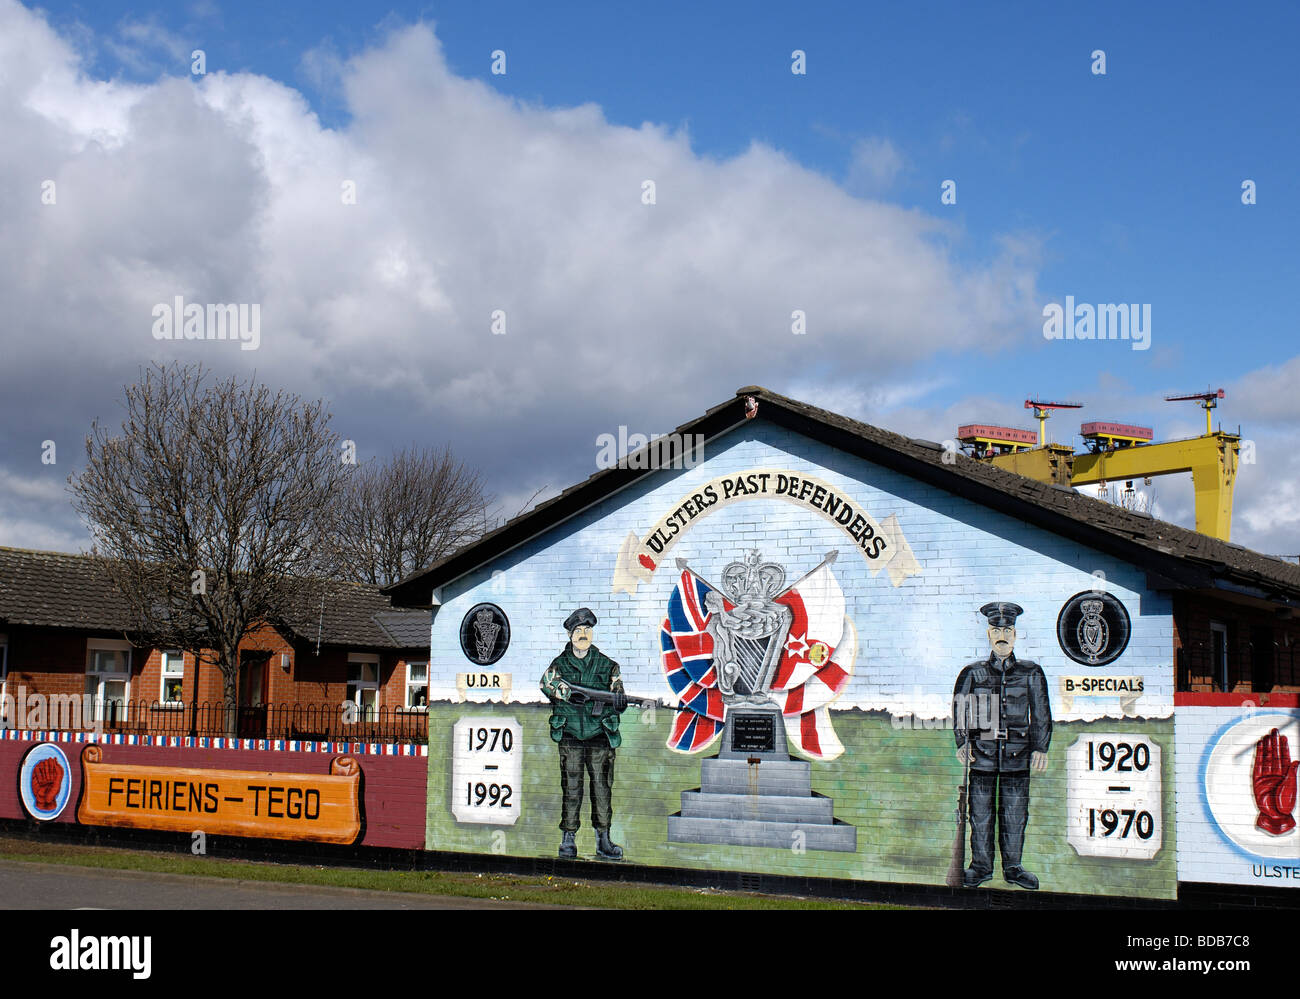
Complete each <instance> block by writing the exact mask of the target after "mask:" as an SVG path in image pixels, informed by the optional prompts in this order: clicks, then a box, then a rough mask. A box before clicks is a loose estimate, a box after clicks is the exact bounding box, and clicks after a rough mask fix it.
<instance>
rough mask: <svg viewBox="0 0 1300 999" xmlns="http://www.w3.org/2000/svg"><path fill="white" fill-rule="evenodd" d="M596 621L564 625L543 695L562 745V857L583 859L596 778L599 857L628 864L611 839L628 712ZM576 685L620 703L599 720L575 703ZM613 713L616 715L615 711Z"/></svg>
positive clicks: (583, 612) (577, 618)
mask: <svg viewBox="0 0 1300 999" xmlns="http://www.w3.org/2000/svg"><path fill="white" fill-rule="evenodd" d="M595 624H596V615H595V614H593V613H592V612H591V611H590V610H588V609H587V608H586V607H580V608H578V609H577V610H576V611H574V612H573V613H572V614H570V615H569V616H568V617H567V618H566V619H565V621H564V630H565V631H566V632H568V634H569V643H568V644H567V645H566V646H565V647H564V651H563V652H561V653H560V654H559V655H558V656H556V657H555V659H554V660H553V661H552V662H551V665H550V666H549V667H547V670H546V672H545V673H544V674H542V684H541V686H542V692H543V693H544V694H546V696H547V697H549V698H550V699H551V738H552V739H554V740H555V741H556V742H558V743H559V744H560V785H561V787H562V788H563V790H564V805H563V809H562V811H561V814H560V829H561V831H562V832H563V834H564V836H563V839H562V840H561V842H560V856H561V857H576V856H577V855H578V848H577V844H576V843H575V841H574V840H575V837H576V835H577V832H578V825H579V815H580V814H581V812H582V774H583V771H584V770H586V772H587V774H588V775H589V776H590V778H591V824H592V827H593V828H594V829H595V830H596V855H597V856H598V857H600V858H601V859H603V860H622V859H623V848H622V847H621V846H619V845H618V844H616V843H614V842H613V841H612V840H611V839H610V838H609V826H610V822H611V820H612V817H613V816H612V810H611V806H610V791H611V787H612V785H613V783H614V750H616V749H617V748H618V747H619V745H620V744H621V743H622V741H623V737H622V736H621V735H619V731H618V723H619V716H620V714H621V713H622V712H623V711H624V710H626V708H627V701H626V700H625V699H624V697H623V681H622V679H621V678H620V677H619V672H618V663H616V662H614V660H612V659H610V658H609V657H608V656H606V655H605V654H604V653H603V652H601V651H600V649H598V648H596V646H594V645H592V644H591V629H592V628H593V627H595ZM570 684H576V685H578V686H580V687H591V688H593V689H595V690H608V691H611V692H613V693H615V694H616V695H618V696H617V698H616V700H615V703H614V704H613V705H612V706H611V705H603V706H602V707H603V710H601V711H600V713H599V714H596V715H593V714H592V713H591V708H590V705H587V704H581V705H579V704H572V703H570V701H569V694H570ZM611 708H612V710H611Z"/></svg>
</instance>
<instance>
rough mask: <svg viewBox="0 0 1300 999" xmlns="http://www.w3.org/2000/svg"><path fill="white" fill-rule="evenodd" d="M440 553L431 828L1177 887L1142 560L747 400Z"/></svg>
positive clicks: (677, 859)
mask: <svg viewBox="0 0 1300 999" xmlns="http://www.w3.org/2000/svg"><path fill="white" fill-rule="evenodd" d="M706 454H707V458H706V460H703V461H700V462H699V463H698V464H697V465H696V466H695V467H694V468H691V469H687V470H680V471H662V472H658V473H655V474H654V475H652V476H650V477H648V479H646V480H643V481H642V482H641V483H638V484H637V485H636V486H633V487H630V488H628V489H626V490H623V491H622V492H620V493H617V494H615V495H613V496H610V497H608V498H607V499H606V500H604V501H603V502H602V503H600V504H599V505H598V506H596V507H594V508H592V509H590V510H588V511H586V512H584V513H582V514H580V515H579V516H576V517H574V518H572V519H570V520H569V521H567V522H566V523H564V524H562V525H560V526H559V527H557V528H555V529H553V530H552V531H551V532H548V533H547V534H545V535H542V536H540V537H538V538H535V539H533V540H531V541H530V542H528V543H527V544H526V545H524V546H521V547H520V548H518V549H516V550H514V551H512V552H510V553H508V554H507V555H505V556H503V557H501V558H499V559H498V560H497V561H496V562H494V563H492V564H490V565H488V566H485V567H484V568H482V569H481V570H478V571H476V572H475V573H473V574H471V575H469V576H466V577H463V578H462V579H460V580H457V581H454V582H453V583H451V584H449V585H448V586H446V587H444V588H443V590H442V592H441V593H440V595H439V596H440V599H441V605H440V607H439V608H438V610H437V611H436V613H435V615H434V620H433V627H432V652H431V657H430V658H431V661H430V691H429V694H430V708H429V733H430V744H429V794H428V824H427V841H426V845H427V847H428V848H429V849H436V850H451V851H464V852H473V853H498V854H501V853H504V854H508V855H517V856H536V857H545V856H561V857H569V856H577V857H581V858H584V859H600V860H605V861H607V862H609V863H618V862H620V861H628V862H634V863H638V864H646V865H662V866H667V867H691V868H701V869H716V870H736V871H755V872H769V873H773V874H786V875H804V876H815V877H840V878H851V879H858V880H868V881H892V882H907V883H921V884H945V883H946V884H951V885H953V886H954V887H958V886H961V885H963V884H965V885H969V886H972V887H973V886H984V887H991V888H998V889H1005V890H1015V891H1024V890H1033V889H1034V888H1036V887H1039V886H1041V887H1042V888H1043V889H1046V890H1053V891H1061V892H1078V893H1086V894H1120V895H1141V896H1152V897H1166V898H1167V897H1173V896H1174V894H1175V893H1176V876H1177V872H1176V862H1175V843H1174V838H1175V821H1174V759H1173V734H1174V726H1173V682H1172V680H1173V670H1172V666H1171V662H1170V658H1171V653H1170V649H1171V645H1172V619H1171V609H1170V605H1169V601H1168V599H1167V598H1166V597H1165V596H1163V595H1161V594H1158V593H1155V592H1152V591H1149V590H1147V589H1146V585H1145V576H1144V575H1143V574H1142V573H1141V572H1139V571H1137V570H1135V569H1134V568H1133V567H1131V566H1129V565H1128V564H1126V563H1123V562H1121V561H1118V560H1116V559H1114V558H1110V557H1108V556H1104V555H1102V554H1100V553H1098V552H1096V551H1093V550H1090V549H1088V548H1087V547H1085V546H1082V545H1079V544H1076V543H1073V542H1070V541H1068V540H1065V539H1062V538H1060V537H1057V536H1055V535H1052V534H1049V533H1047V532H1045V531H1042V530H1040V529H1037V528H1035V527H1032V526H1030V525H1028V524H1025V523H1024V522H1021V521H1018V520H1015V519H1013V518H1011V517H1008V516H1006V515H1003V514H1000V513H997V512H994V511H992V510H989V509H988V508H986V507H983V506H981V505H979V504H976V503H974V502H972V501H970V500H967V499H964V498H962V497H960V496H956V495H953V494H951V493H947V492H945V491H942V490H938V489H935V488H932V487H929V486H927V485H924V484H923V483H920V482H918V481H916V480H913V479H910V478H909V477H907V476H904V475H901V474H899V473H896V472H893V471H891V470H888V469H885V468H883V467H880V466H877V465H874V464H872V463H869V462H866V461H863V460H860V459H857V458H855V457H853V456H850V455H846V454H844V453H842V452H840V451H837V450H835V449H833V448H830V447H827V446H825V445H823V444H820V443H818V442H816V441H813V440H811V439H808V438H805V437H802V436H800V435H797V434H794V433H791V432H789V431H785V430H783V429H781V428H777V427H773V426H771V425H769V424H763V423H758V424H753V425H746V426H744V427H742V428H739V429H738V430H736V431H733V432H732V433H730V434H728V435H726V436H724V437H723V438H721V439H719V440H716V441H714V442H712V443H711V444H710V445H709V447H708V450H707V451H706Z"/></svg>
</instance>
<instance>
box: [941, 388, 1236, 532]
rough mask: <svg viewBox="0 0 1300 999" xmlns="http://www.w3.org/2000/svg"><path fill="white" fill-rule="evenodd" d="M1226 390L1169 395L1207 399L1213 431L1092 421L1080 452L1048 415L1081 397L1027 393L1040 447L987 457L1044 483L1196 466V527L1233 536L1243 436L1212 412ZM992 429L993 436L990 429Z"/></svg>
mask: <svg viewBox="0 0 1300 999" xmlns="http://www.w3.org/2000/svg"><path fill="white" fill-rule="evenodd" d="M1223 397H1224V391H1223V389H1211V390H1209V391H1206V392H1193V393H1190V394H1187V395H1171V396H1166V397H1165V400H1166V401H1167V402H1180V401H1191V400H1195V401H1197V402H1199V403H1200V405H1201V407H1202V408H1203V409H1204V410H1205V433H1204V434H1203V435H1201V436H1200V437H1191V438H1188V439H1186V440H1173V441H1161V442H1159V443H1153V442H1152V433H1151V430H1150V428H1149V427H1136V426H1131V425H1128V424H1120V423H1086V424H1084V425H1083V427H1082V428H1081V433H1082V436H1083V438H1084V440H1085V441H1086V442H1087V445H1088V450H1085V451H1081V452H1079V453H1077V454H1076V453H1075V451H1074V448H1072V447H1069V446H1067V445H1064V444H1054V443H1051V442H1049V441H1048V440H1047V433H1046V422H1045V421H1046V419H1047V416H1048V415H1049V412H1050V410H1051V409H1064V408H1069V409H1075V408H1077V407H1078V404H1077V403H1044V402H1040V401H1037V400H1033V399H1027V400H1026V401H1025V408H1026V409H1033V410H1034V416H1035V417H1037V418H1038V420H1039V443H1038V446H1037V447H1034V448H1031V449H1028V450H1018V451H1013V452H1009V453H1003V454H993V455H987V456H984V455H981V456H984V459H985V460H987V461H990V462H992V463H993V464H994V465H997V466H998V467H999V468H1006V469H1008V470H1010V471H1013V472H1017V473H1019V474H1020V475H1027V476H1029V477H1030V478H1032V479H1037V480H1038V481H1040V482H1052V483H1056V484H1058V485H1069V486H1086V485H1104V484H1105V483H1107V482H1115V481H1119V480H1125V479H1144V478H1151V477H1153V476H1157V475H1174V474H1177V473H1179V472H1191V473H1192V488H1193V490H1194V491H1195V494H1196V530H1198V531H1200V532H1201V533H1202V534H1208V535H1210V536H1212V537H1216V538H1219V539H1221V540H1223V541H1228V540H1229V539H1230V537H1231V533H1232V492H1233V487H1234V485H1235V484H1236V479H1237V463H1238V460H1239V457H1240V450H1241V435H1240V434H1231V433H1225V432H1224V431H1223V430H1214V429H1213V428H1212V425H1211V413H1210V411H1211V410H1212V409H1214V408H1215V407H1216V406H1217V404H1218V400H1219V399H1222V398H1223ZM963 429H965V428H963ZM984 436H985V437H986V438H987V434H986V435H984ZM977 454H980V452H978V451H977Z"/></svg>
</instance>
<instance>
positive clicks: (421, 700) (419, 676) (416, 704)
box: [406, 663, 429, 711]
mask: <svg viewBox="0 0 1300 999" xmlns="http://www.w3.org/2000/svg"><path fill="white" fill-rule="evenodd" d="M406 706H407V707H408V708H411V709H412V710H415V711H424V710H426V709H427V708H428V706H429V664H428V663H407V664H406Z"/></svg>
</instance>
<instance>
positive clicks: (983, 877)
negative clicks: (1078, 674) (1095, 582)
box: [953, 601, 1052, 889]
mask: <svg viewBox="0 0 1300 999" xmlns="http://www.w3.org/2000/svg"><path fill="white" fill-rule="evenodd" d="M980 613H981V614H983V615H984V616H985V617H987V618H988V621H989V624H988V636H989V644H990V646H991V647H992V650H991V651H990V652H989V657H988V658H987V659H982V660H979V661H977V662H973V663H971V664H970V665H969V666H967V667H966V668H965V669H963V670H962V671H961V673H959V674H958V675H957V684H956V686H955V687H954V688H953V705H954V711H953V729H954V734H955V735H956V737H957V759H958V760H960V761H961V762H962V764H963V765H964V764H966V763H968V762H969V763H970V791H969V795H968V800H969V802H970V827H971V830H970V850H971V864H970V867H968V868H967V869H966V873H965V875H964V878H963V883H964V884H965V886H966V887H967V888H977V887H979V886H980V885H982V884H984V882H986V881H988V880H989V879H990V878H992V877H993V809H994V802H995V801H996V803H997V824H998V845H999V846H1000V847H1001V850H1002V876H1003V877H1004V878H1005V879H1006V880H1007V882H1008V883H1009V884H1013V885H1019V886H1020V887H1021V888H1029V889H1034V888H1037V887H1038V878H1036V877H1035V876H1034V875H1033V874H1031V873H1029V872H1028V871H1027V870H1025V869H1024V868H1023V867H1022V866H1020V860H1021V856H1020V855H1021V852H1022V850H1023V849H1024V845H1025V825H1026V824H1027V823H1028V821H1029V772H1030V770H1031V769H1032V770H1033V771H1034V772H1035V773H1042V772H1043V771H1044V770H1046V769H1047V749H1048V746H1049V745H1050V744H1051V741H1052V709H1051V705H1050V704H1049V703H1048V698H1047V678H1046V677H1045V676H1044V675H1043V669H1042V667H1041V666H1039V665H1038V664H1037V663H1035V662H1030V661H1029V660H1027V659H1017V658H1016V657H1015V654H1014V653H1013V651H1012V649H1013V648H1014V647H1015V644H1016V618H1017V617H1019V616H1020V615H1021V614H1022V613H1024V611H1023V609H1022V608H1020V607H1019V606H1017V605H1016V604H1012V603H1006V602H1003V601H996V602H994V603H989V604H985V605H984V606H983V607H981V608H980ZM981 709H982V710H981ZM986 724H988V725H991V728H981V726H983V725H986Z"/></svg>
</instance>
